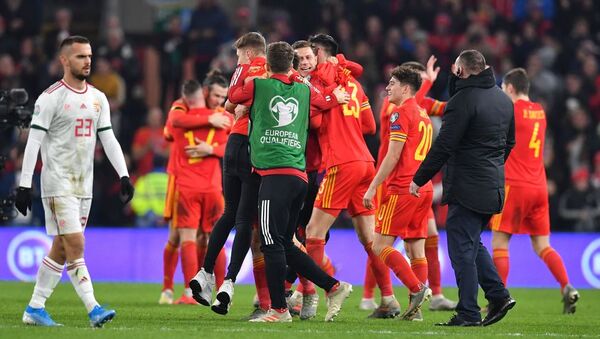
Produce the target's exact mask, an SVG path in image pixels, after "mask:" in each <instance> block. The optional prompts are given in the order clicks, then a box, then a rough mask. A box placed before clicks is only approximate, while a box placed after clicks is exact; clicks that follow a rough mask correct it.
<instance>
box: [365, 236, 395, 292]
mask: <svg viewBox="0 0 600 339" xmlns="http://www.w3.org/2000/svg"><path fill="white" fill-rule="evenodd" d="M365 251H366V252H367V255H368V256H369V260H370V264H371V269H372V270H373V275H374V276H375V280H376V281H377V285H378V286H379V289H380V290H381V296H382V297H388V296H390V295H394V290H393V288H392V279H391V278H390V269H389V268H388V267H387V266H386V265H385V263H384V262H383V261H381V259H380V258H379V257H378V256H377V255H376V254H375V252H373V242H370V243H368V244H367V245H366V246H365Z"/></svg>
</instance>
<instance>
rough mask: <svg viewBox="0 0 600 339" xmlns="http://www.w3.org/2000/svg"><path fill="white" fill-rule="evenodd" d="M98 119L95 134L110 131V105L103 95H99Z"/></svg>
mask: <svg viewBox="0 0 600 339" xmlns="http://www.w3.org/2000/svg"><path fill="white" fill-rule="evenodd" d="M99 96H100V106H101V107H100V117H99V118H98V128H97V129H96V132H102V131H105V130H108V129H111V128H112V126H111V123H110V105H109V104H108V99H106V95H104V93H100V95H99Z"/></svg>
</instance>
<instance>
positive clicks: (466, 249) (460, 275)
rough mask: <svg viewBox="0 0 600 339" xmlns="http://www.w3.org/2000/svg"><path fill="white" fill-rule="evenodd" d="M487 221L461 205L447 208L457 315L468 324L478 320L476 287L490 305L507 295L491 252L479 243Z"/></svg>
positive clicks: (479, 317)
mask: <svg viewBox="0 0 600 339" xmlns="http://www.w3.org/2000/svg"><path fill="white" fill-rule="evenodd" d="M490 218H491V214H481V213H478V212H475V211H472V210H470V209H468V208H465V207H463V206H462V205H460V204H449V205H448V219H447V221H446V233H447V235H448V254H449V255H450V261H451V262H452V268H453V269H454V275H455V276H456V284H457V285H458V305H457V306H456V313H458V315H459V316H460V317H461V318H462V319H464V320H467V321H481V313H480V312H479V311H480V309H479V306H478V305H477V292H478V289H479V287H478V285H481V288H482V289H483V291H484V292H485V298H486V299H488V300H489V301H490V302H495V301H498V300H502V299H504V298H507V297H508V296H509V293H508V290H507V289H506V288H505V287H504V284H503V283H502V279H500V276H499V275H498V271H496V266H494V262H493V261H492V257H491V256H490V253H489V252H488V251H487V249H486V248H485V246H484V245H483V244H482V243H481V232H482V231H483V230H484V229H485V227H487V225H488V222H489V221H490Z"/></svg>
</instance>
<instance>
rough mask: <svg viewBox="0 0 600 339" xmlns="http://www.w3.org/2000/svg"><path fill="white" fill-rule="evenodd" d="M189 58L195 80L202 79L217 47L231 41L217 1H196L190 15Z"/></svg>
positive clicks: (226, 23)
mask: <svg viewBox="0 0 600 339" xmlns="http://www.w3.org/2000/svg"><path fill="white" fill-rule="evenodd" d="M188 37H189V39H190V55H189V56H190V57H191V58H192V60H193V63H194V69H195V75H196V78H198V79H202V78H204V76H205V75H206V73H207V72H208V67H209V65H210V62H211V60H212V59H213V58H214V57H215V56H216V54H217V51H218V50H219V46H220V45H221V44H222V43H225V42H226V41H230V40H232V38H233V37H232V35H231V27H230V24H229V19H228V18H227V15H226V14H225V12H224V11H223V9H222V8H221V6H220V5H219V4H218V1H217V0H198V5H197V6H196V9H195V10H194V12H193V13H192V21H191V23H190V31H189V35H188Z"/></svg>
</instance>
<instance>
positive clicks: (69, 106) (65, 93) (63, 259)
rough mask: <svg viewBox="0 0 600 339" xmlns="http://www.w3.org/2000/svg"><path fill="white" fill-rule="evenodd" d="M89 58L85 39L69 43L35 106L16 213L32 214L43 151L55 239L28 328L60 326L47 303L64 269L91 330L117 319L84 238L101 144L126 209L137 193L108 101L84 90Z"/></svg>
mask: <svg viewBox="0 0 600 339" xmlns="http://www.w3.org/2000/svg"><path fill="white" fill-rule="evenodd" d="M91 57H92V47H91V46H90V42H89V40H88V39H86V38H84V37H81V36H71V37H68V38H66V39H65V40H64V41H63V42H62V43H61V46H60V61H61V64H62V66H63V71H64V77H63V79H62V80H60V81H58V82H56V83H55V84H53V85H52V86H50V87H49V88H48V89H46V90H45V91H44V93H42V94H41V95H40V96H39V98H38V100H37V101H36V103H35V109H34V115H33V119H32V121H31V129H30V131H29V138H28V140H27V146H26V147H25V155H24V158H23V168H22V171H21V182H20V185H19V188H18V190H17V197H16V199H15V206H16V208H17V209H18V210H19V212H21V213H22V214H23V215H27V210H28V209H31V193H30V192H31V178H32V176H33V170H34V168H35V164H36V162H37V156H38V151H39V149H40V147H41V150H42V163H43V167H42V180H41V190H42V200H43V205H44V212H45V215H46V232H47V233H48V235H52V236H55V237H54V241H53V243H52V248H51V249H50V253H48V256H46V257H45V258H44V260H43V261H42V264H41V265H40V268H39V270H38V273H37V277H36V283H35V287H34V289H33V295H32V297H31V301H30V302H29V304H28V305H27V308H26V309H25V312H24V313H23V322H24V323H26V324H31V325H42V326H58V325H59V324H57V323H56V322H54V320H52V318H51V317H50V315H49V314H48V313H47V312H46V310H45V302H46V299H48V298H49V297H50V295H51V294H52V292H53V290H54V288H55V287H56V285H57V284H58V282H59V281H60V278H61V276H62V271H63V267H64V265H65V263H66V266H67V274H68V275H69V278H70V279H71V283H72V284H73V286H74V287H75V291H76V292H77V295H78V296H79V298H81V300H82V301H83V303H84V305H85V307H86V309H87V312H88V316H89V319H90V324H91V325H92V326H94V327H102V325H104V323H106V322H108V321H110V320H112V318H113V317H114V316H115V314H116V313H115V311H114V310H109V309H104V308H103V307H102V306H100V305H99V304H98V302H97V301H96V298H95V296H94V288H93V286H92V280H91V278H90V274H89V273H88V270H87V267H86V264H85V261H84V258H83V249H84V244H85V241H84V236H83V231H84V229H85V226H86V222H87V218H88V214H89V211H90V205H91V202H92V182H93V163H94V149H95V146H96V138H97V137H98V138H100V141H101V142H102V146H103V147H104V151H105V152H106V155H107V157H108V159H109V160H110V162H111V164H112V165H113V167H114V168H115V170H116V171H117V173H118V175H119V177H120V178H121V195H122V198H123V200H124V202H125V203H127V202H128V201H129V200H131V198H132V197H133V186H132V185H131V182H130V181H129V173H128V172H127V166H126V164H125V159H124V157H123V152H122V150H121V146H120V145H119V142H118V141H117V139H116V138H115V135H114V133H113V132H112V129H111V124H110V109H109V106H108V100H107V99H106V96H105V95H104V93H102V92H100V91H99V90H97V89H96V88H94V87H92V86H91V85H89V84H88V83H87V82H86V78H87V76H89V74H90V67H91Z"/></svg>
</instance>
